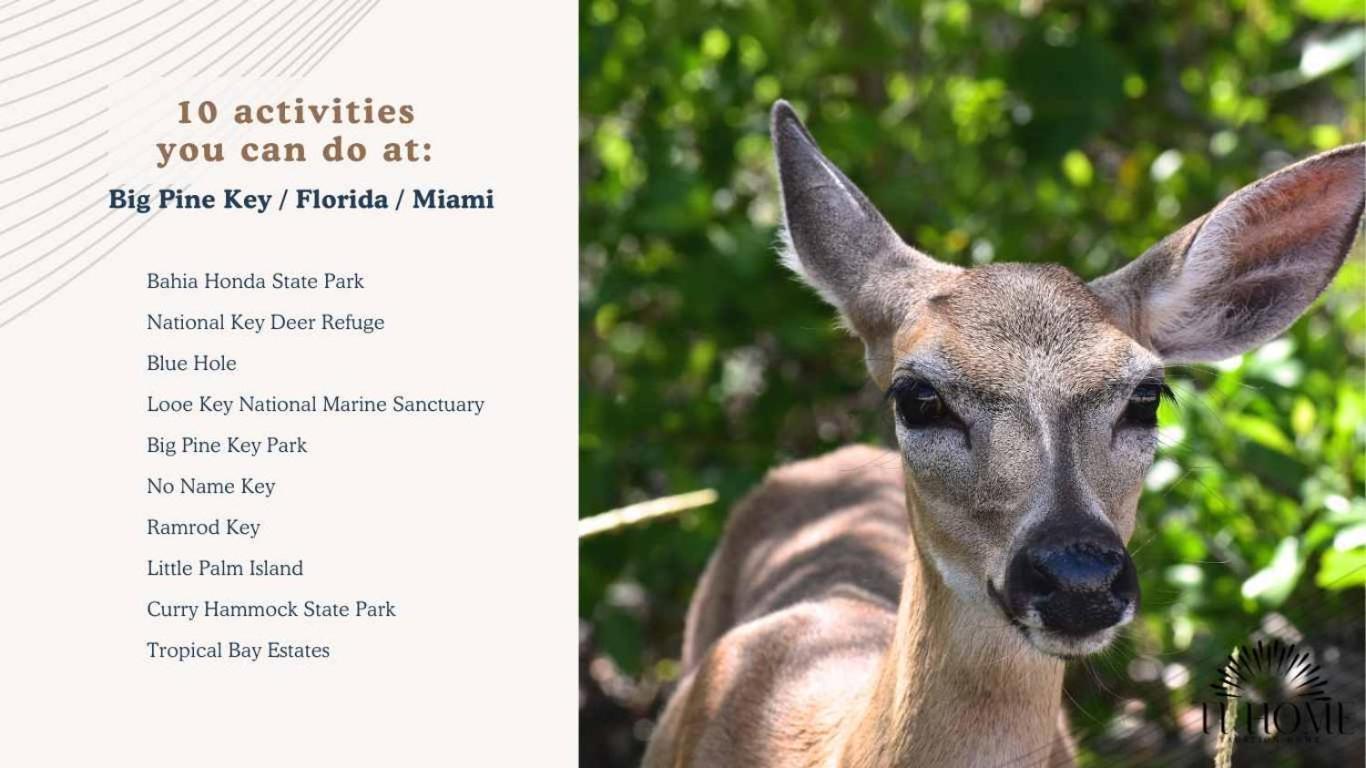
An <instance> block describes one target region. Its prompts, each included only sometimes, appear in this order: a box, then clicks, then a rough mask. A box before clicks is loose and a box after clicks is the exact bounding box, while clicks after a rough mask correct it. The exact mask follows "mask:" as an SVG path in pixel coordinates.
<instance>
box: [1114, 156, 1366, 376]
mask: <svg viewBox="0 0 1366 768" xmlns="http://www.w3.org/2000/svg"><path fill="white" fill-rule="evenodd" d="M1364 202H1366V145H1363V144H1355V145H1352V146H1348V147H1342V148H1340V149H1335V150H1332V151H1330V152H1325V153H1323V154H1321V155H1317V156H1315V157H1311V158H1309V159H1308V160H1305V161H1303V162H1300V163H1296V164H1295V165H1292V166H1290V167H1289V168H1285V169H1284V170H1281V171H1277V172H1276V173H1273V174H1271V175H1270V176H1267V177H1266V178H1264V179H1262V180H1260V181H1257V182H1255V183H1253V184H1251V185H1249V186H1247V187H1244V188H1242V189H1240V190H1238V191H1237V192H1235V193H1233V194H1232V195H1231V196H1229V197H1228V198H1227V199H1225V200H1224V201H1223V202H1222V203H1220V204H1219V205H1218V206H1217V207H1215V209H1214V210H1213V211H1210V212H1209V213H1208V214H1206V215H1205V216H1202V217H1201V218H1199V219H1196V220H1195V221H1193V222H1191V223H1190V224H1188V225H1186V226H1185V227H1184V228H1182V229H1181V230H1178V231H1177V232H1176V233H1175V234H1173V235H1171V236H1170V237H1168V238H1166V239H1165V240H1163V241H1162V242H1160V243H1158V244H1157V245H1155V246H1153V247H1152V248H1150V249H1149V250H1148V251H1147V252H1146V253H1144V254H1143V255H1142V256H1140V257H1139V258H1137V259H1135V260H1134V261H1133V262H1131V263H1130V264H1128V265H1126V266H1125V267H1123V268H1122V269H1119V270H1117V271H1115V272H1113V273H1111V274H1109V275H1106V276H1105V277H1102V278H1099V279H1097V280H1095V281H1093V282H1092V283H1091V289H1092V290H1093V291H1094V292H1095V293H1096V294H1097V295H1098V296H1099V297H1100V298H1101V301H1102V302H1103V303H1104V304H1105V305H1106V308H1107V310H1108V311H1109V313H1110V316H1111V319H1112V320H1113V321H1114V322H1115V323H1116V324H1118V325H1119V326H1120V327H1122V328H1124V329H1125V330H1126V331H1127V332H1128V333H1129V334H1130V335H1131V336H1133V337H1134V338H1135V339H1137V340H1138V341H1139V342H1141V343H1142V344H1144V345H1145V346H1147V347H1149V348H1150V349H1152V350H1153V351H1155V352H1157V353H1158V354H1159V355H1161V356H1162V357H1163V359H1164V360H1166V361H1168V362H1173V363H1179V362H1208V361H1212V360H1221V359H1224V358H1226V357H1231V356H1233V355H1236V354H1240V353H1242V352H1245V351H1247V350H1248V349H1250V348H1251V347H1253V346H1255V345H1257V344H1259V343H1261V342H1263V341H1266V340H1267V339H1270V338H1272V337H1273V336H1275V335H1277V334H1279V333H1281V332H1282V331H1284V330H1285V329H1286V328H1288V327H1290V324H1291V323H1293V322H1294V321H1295V319H1296V318H1297V317H1299V316H1300V313H1302V312H1304V310H1305V309H1306V308H1307V307H1308V306H1309V304H1310V303H1311V302H1313V301H1314V299H1315V298H1316V297H1317V296H1318V295H1319V294H1320V293H1322V292H1323V289H1324V288H1326V287H1327V286H1328V283H1329V281H1331V280H1332V279H1333V275H1334V274H1336V273H1337V271H1338V267H1340V266H1342V261H1343V259H1344V258H1346V256H1347V252H1348V250H1350V249H1351V247H1352V242H1353V241H1354V240H1355V239H1356V234H1357V229H1358V227H1359V225H1360V221H1361V214H1362V206H1363V203H1364Z"/></svg>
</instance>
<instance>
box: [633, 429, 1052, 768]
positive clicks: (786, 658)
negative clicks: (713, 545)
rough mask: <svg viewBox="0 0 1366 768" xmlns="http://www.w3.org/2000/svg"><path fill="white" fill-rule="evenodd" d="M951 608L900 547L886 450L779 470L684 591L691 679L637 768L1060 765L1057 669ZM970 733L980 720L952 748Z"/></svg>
mask: <svg viewBox="0 0 1366 768" xmlns="http://www.w3.org/2000/svg"><path fill="white" fill-rule="evenodd" d="M956 614H957V611H955V608H954V603H953V601H952V600H947V599H945V597H944V595H943V594H942V585H939V584H937V577H936V576H935V575H934V574H933V572H932V571H927V570H926V569H925V568H924V566H923V563H922V562H921V560H920V558H919V556H918V553H916V551H915V549H914V545H913V543H912V541H911V539H910V530H909V527H908V525H907V515H906V506H905V490H904V486H903V484H902V473H901V464H900V460H899V459H898V458H897V456H896V454H895V453H893V452H891V451H886V450H879V449H876V448H872V447H867V446H856V447H849V448H844V449H842V450H840V451H837V452H835V453H832V454H829V455H827V456H824V457H822V458H819V459H814V460H810V461H805V462H800V463H796V464H792V465H789V466H786V467H783V468H781V469H778V470H776V471H774V472H773V473H771V475H770V476H769V478H768V479H767V480H766V481H765V483H764V484H763V485H762V486H761V487H760V488H759V489H757V490H756V491H755V492H754V493H753V494H751V495H750V497H749V498H747V499H746V500H745V502H744V503H742V504H741V505H739V506H738V507H737V508H736V509H735V511H734V513H733V514H732V516H731V519H730V522H729V524H728V527H727V532H726V535H725V536H724V537H723V540H722V543H721V545H720V547H719V548H718V550H717V552H716V554H715V556H714V557H713V559H712V562H711V564H710V565H709V566H708V569H707V572H706V574H704V576H703V577H702V581H701V582H700V583H699V585H698V589H697V592H696V594H695V596H694V599H693V603H692V607H691V610H690V611H689V614H688V633H687V637H686V639H685V645H684V661H683V663H684V666H685V668H687V669H698V672H697V673H696V674H694V675H692V676H690V677H689V678H688V679H687V681H686V682H685V683H684V685H683V687H681V688H680V689H679V691H678V692H677V693H676V695H675V696H676V699H675V700H676V701H687V702H689V705H688V706H683V707H677V706H675V707H673V708H671V709H670V712H669V715H668V718H667V719H666V721H665V722H663V723H661V725H660V728H661V731H663V730H665V729H669V730H672V731H673V733H672V734H671V735H672V736H673V737H674V738H672V739H671V740H670V741H671V743H672V744H673V745H675V748H676V749H677V750H678V751H676V752H674V753H673V754H671V755H667V756H666V755H663V754H653V755H652V756H651V758H650V760H647V763H646V764H647V765H669V766H672V765H690V766H691V765H698V766H701V765H708V766H727V765H735V766H741V765H755V766H761V765H769V766H789V765H790V766H813V767H814V766H832V765H847V766H860V767H862V766H869V768H871V767H872V766H902V765H906V766H920V765H955V764H968V763H969V762H970V759H971V758H972V757H973V756H977V757H984V756H985V755H987V754H991V753H994V754H996V755H999V759H998V760H996V761H995V762H994V763H993V764H1005V763H1007V761H1008V760H1009V758H1010V756H1012V755H1014V756H1019V755H1023V754H1026V753H1028V754H1032V755H1034V758H1035V759H1034V761H1033V762H1032V763H1030V764H1038V765H1053V764H1057V763H1055V762H1045V760H1044V758H1046V757H1048V756H1049V754H1050V753H1052V754H1056V755H1058V756H1059V759H1060V760H1061V759H1062V758H1065V756H1066V755H1067V754H1068V751H1067V750H1068V747H1067V746H1066V744H1065V743H1064V741H1063V731H1062V730H1061V727H1060V726H1061V723H1060V714H1059V713H1060V709H1059V699H1060V697H1061V695H1062V691H1061V683H1062V670H1063V665H1062V662H1061V661H1058V660H1056V659H1049V658H1046V657H1042V656H1039V655H1038V654H1037V653H1034V652H1032V651H1030V649H1028V648H1026V646H1025V643H1024V641H1023V640H1022V639H1020V638H1018V637H1016V636H1014V635H1013V634H1006V633H983V632H981V631H980V630H981V628H980V626H979V625H978V624H977V622H976V619H975V618H974V617H972V616H962V615H956ZM732 627H736V628H737V629H736V631H728V630H729V629H730V628H732ZM797 638H800V640H798V641H796V642H794V639H797ZM707 651H710V653H709V656H710V658H711V661H710V662H709V663H708V664H705V665H701V667H700V668H699V665H700V664H701V662H702V659H703V657H704V655H705V654H704V652H707ZM1029 654H1032V656H1031V655H1029ZM1033 657H1037V658H1033ZM775 707H781V712H775V713H774V714H775V715H777V716H775V717H773V718H771V719H768V718H756V717H754V716H753V713H754V712H756V711H764V710H773V709H774V708H775ZM709 723H715V724H717V725H719V726H720V728H719V729H712V728H709V727H708V724H709ZM969 723H972V724H976V723H982V724H985V726H986V727H985V728H984V729H983V730H980V731H977V732H976V733H974V734H973V735H972V738H970V739H967V738H964V733H963V728H964V726H965V725H966V724H969ZM889 735H897V736H899V737H900V738H895V739H888V738H887V737H888V736H889ZM657 743H662V740H657ZM739 745H753V747H754V749H756V750H758V751H756V752H754V753H752V754H746V753H743V752H741V751H738V750H737V746H739Z"/></svg>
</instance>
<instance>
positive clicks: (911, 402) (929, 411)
mask: <svg viewBox="0 0 1366 768" xmlns="http://www.w3.org/2000/svg"><path fill="white" fill-rule="evenodd" d="M891 395H892V398H893V399H895V400H896V413H897V416H899V417H900V418H901V423H902V424H905V425H906V428H907V429H921V428H924V427H929V426H933V425H935V424H938V423H940V422H942V421H944V420H945V419H946V418H947V417H949V416H950V413H949V409H948V408H947V407H946V406H945V405H944V400H943V398H941V397H939V393H938V392H936V391H935V390H934V387H932V386H930V385H929V384H926V383H925V382H923V381H906V382H898V383H897V384H895V385H893V387H892V391H891Z"/></svg>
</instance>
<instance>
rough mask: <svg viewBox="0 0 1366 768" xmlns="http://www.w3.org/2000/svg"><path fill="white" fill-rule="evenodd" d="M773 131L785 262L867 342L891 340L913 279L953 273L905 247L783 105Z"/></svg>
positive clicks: (776, 114)
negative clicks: (921, 273)
mask: <svg viewBox="0 0 1366 768" xmlns="http://www.w3.org/2000/svg"><path fill="white" fill-rule="evenodd" d="M772 132H773V151H774V154H775V155H776V156H777V160H778V178H779V181H780V183H781V186H782V196H783V219H784V224H785V226H784V230H783V237H784V239H785V242H786V245H787V249H786V252H785V253H784V254H783V263H784V264H786V265H787V266H788V268H790V269H792V270H793V271H794V272H796V273H797V274H798V275H800V276H801V277H802V279H803V280H805V281H806V283H807V284H809V285H810V286H811V287H813V288H815V289H816V291H817V292H819V293H820V295H821V296H823V297H824V298H825V300H826V301H828V302H830V303H831V304H832V305H834V306H835V308H836V309H838V310H839V311H840V314H841V315H842V316H843V318H844V320H845V322H846V323H847V324H848V325H849V326H850V327H851V328H852V329H853V330H854V331H855V332H856V333H858V334H859V336H861V337H863V339H864V341H866V342H872V341H874V340H875V339H879V338H881V337H884V336H886V335H888V334H890V333H891V332H892V331H894V330H895V329H896V325H897V324H898V323H899V322H900V320H901V315H902V313H903V312H904V308H905V300H904V286H907V285H908V282H909V284H913V281H912V275H911V273H912V272H913V271H915V270H942V269H949V268H947V267H944V266H943V265H940V264H939V263H938V262H935V261H934V260H933V259H931V258H929V257H928V256H925V255H924V254H921V253H919V252H918V251H916V250H914V249H913V248H911V247H910V246H908V245H906V244H905V243H904V242H902V240H901V238H900V237H898V236H897V234H896V232H895V231H893V230H892V227H891V225H890V224H888V223H887V220H886V219H884V218H883V217H882V214H881V213H878V210H877V209H876V208H874V207H873V204H872V203H871V202H869V201H868V198H867V197H865V196H864V194H863V193H862V192H860V191H859V189H858V187H856V186H854V183H853V182H851V181H850V180H849V179H848V177H846V176H845V175H844V174H843V173H841V172H840V169H838V168H836V167H835V165H834V163H831V162H830V161H829V160H828V159H827V158H826V157H825V155H824V154H822V153H821V150H820V148H819V147H817V146H816V141H815V139H813V138H811V134H810V133H809V132H808V131H807V130H806V126H804V125H802V121H801V120H800V119H799V118H798V117H797V113H796V112H794V111H793V110H792V107H791V106H790V105H789V104H788V103H787V102H785V101H779V102H778V103H776V104H774V105H773V118H772ZM898 286H902V287H903V288H902V290H897V288H898Z"/></svg>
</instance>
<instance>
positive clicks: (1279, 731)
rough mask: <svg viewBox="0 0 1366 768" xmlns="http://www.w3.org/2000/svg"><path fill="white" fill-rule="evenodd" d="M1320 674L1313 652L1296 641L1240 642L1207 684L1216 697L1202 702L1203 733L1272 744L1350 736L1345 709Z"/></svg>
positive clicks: (1320, 670) (1320, 669)
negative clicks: (1214, 678)
mask: <svg viewBox="0 0 1366 768" xmlns="http://www.w3.org/2000/svg"><path fill="white" fill-rule="evenodd" d="M1321 673H1322V668H1321V667H1320V666H1319V665H1318V664H1317V663H1315V661H1314V658H1313V655H1312V654H1311V653H1310V652H1309V651H1308V650H1300V648H1299V646H1298V645H1295V644H1289V645H1287V644H1286V643H1284V642H1282V641H1280V640H1271V641H1270V642H1267V641H1264V640H1259V641H1258V642H1257V644H1256V645H1242V646H1239V647H1238V650H1237V651H1235V652H1234V653H1231V654H1229V656H1228V659H1227V660H1226V661H1225V662H1224V663H1223V665H1221V666H1220V667H1219V670H1218V672H1217V673H1216V675H1215V676H1216V680H1215V681H1214V682H1213V683H1210V688H1211V689H1213V691H1214V695H1215V697H1216V701H1213V702H1206V703H1204V704H1202V705H1201V709H1203V710H1204V723H1203V726H1204V731H1205V733H1213V732H1215V731H1218V732H1219V733H1220V734H1221V735H1229V734H1231V735H1232V737H1233V738H1234V740H1235V741H1252V742H1275V743H1293V742H1306V741H1317V740H1319V739H1320V738H1322V737H1324V736H1338V735H1346V734H1348V733H1349V731H1348V730H1347V726H1348V724H1349V722H1350V721H1349V718H1348V717H1347V713H1346V708H1345V707H1343V705H1342V702H1338V701H1334V700H1333V699H1332V697H1330V696H1329V695H1328V691H1327V681H1326V680H1325V679H1324V676H1323V675H1322V674H1321Z"/></svg>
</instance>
